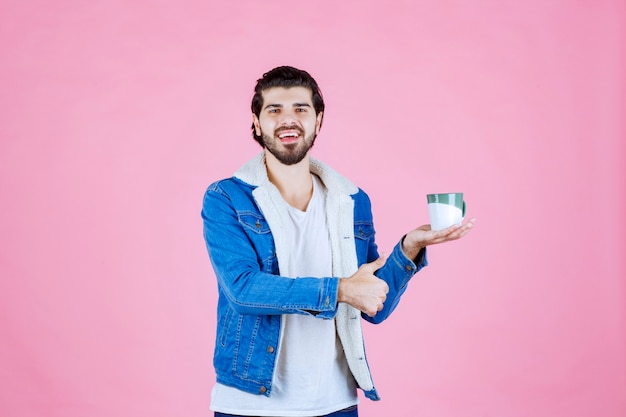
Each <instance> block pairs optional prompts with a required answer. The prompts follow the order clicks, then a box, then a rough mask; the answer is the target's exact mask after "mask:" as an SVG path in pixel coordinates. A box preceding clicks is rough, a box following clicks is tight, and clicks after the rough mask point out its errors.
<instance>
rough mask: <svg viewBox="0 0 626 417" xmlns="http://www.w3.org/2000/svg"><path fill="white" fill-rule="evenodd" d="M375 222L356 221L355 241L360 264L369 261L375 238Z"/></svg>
mask: <svg viewBox="0 0 626 417" xmlns="http://www.w3.org/2000/svg"><path fill="white" fill-rule="evenodd" d="M374 233H375V232H374V224H373V223H372V222H371V221H356V222H354V243H355V246H356V256H357V260H358V263H359V266H361V265H363V264H364V263H367V262H368V259H369V258H372V257H373V256H374V257H375V256H376V255H375V254H374V255H372V256H370V254H369V251H370V245H371V244H373V240H374Z"/></svg>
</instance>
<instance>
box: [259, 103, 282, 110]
mask: <svg viewBox="0 0 626 417" xmlns="http://www.w3.org/2000/svg"><path fill="white" fill-rule="evenodd" d="M268 108H272V109H282V108H283V105H282V104H268V105H267V106H265V107H263V110H265V109H268Z"/></svg>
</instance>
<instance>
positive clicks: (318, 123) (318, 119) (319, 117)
mask: <svg viewBox="0 0 626 417" xmlns="http://www.w3.org/2000/svg"><path fill="white" fill-rule="evenodd" d="M323 120H324V112H323V111H321V112H319V113H317V117H316V120H315V134H316V135H319V133H320V129H321V128H322V121H323Z"/></svg>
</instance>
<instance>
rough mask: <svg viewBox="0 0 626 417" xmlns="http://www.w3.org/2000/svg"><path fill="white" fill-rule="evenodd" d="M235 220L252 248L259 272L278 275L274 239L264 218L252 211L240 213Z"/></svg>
mask: <svg viewBox="0 0 626 417" xmlns="http://www.w3.org/2000/svg"><path fill="white" fill-rule="evenodd" d="M237 218H238V220H239V223H240V224H241V225H242V227H243V229H244V230H245V231H246V234H247V235H248V237H249V238H250V241H251V242H252V245H253V246H254V249H255V252H256V254H257V261H258V262H259V267H260V268H261V270H262V271H263V272H268V273H271V274H276V273H278V262H277V259H276V248H275V245H274V237H273V236H272V231H271V230H270V226H269V224H268V223H267V220H265V217H263V216H262V215H261V214H259V213H256V212H254V211H240V212H237Z"/></svg>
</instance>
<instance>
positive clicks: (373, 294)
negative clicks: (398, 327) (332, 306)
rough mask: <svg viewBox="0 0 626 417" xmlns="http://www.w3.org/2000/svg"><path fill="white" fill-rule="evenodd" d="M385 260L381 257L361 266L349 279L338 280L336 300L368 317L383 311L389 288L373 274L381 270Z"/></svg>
mask: <svg viewBox="0 0 626 417" xmlns="http://www.w3.org/2000/svg"><path fill="white" fill-rule="evenodd" d="M386 260H387V258H386V257H385V256H384V255H383V256H381V257H379V258H378V259H376V260H375V261H373V262H370V263H368V264H363V265H361V267H360V268H359V269H358V271H356V272H355V273H354V275H352V276H351V277H349V278H344V279H342V280H340V281H339V293H338V300H339V301H340V302H343V303H346V304H349V305H351V306H352V307H354V308H356V309H358V310H360V311H362V312H363V313H365V314H367V315H368V316H370V317H373V316H375V315H376V313H377V312H379V311H380V310H382V309H383V305H384V303H385V300H386V299H387V293H388V292H389V286H388V285H387V283H386V282H385V281H383V280H382V279H380V278H378V277H377V276H375V275H374V272H376V271H377V270H379V269H380V268H382V267H383V265H385V262H386Z"/></svg>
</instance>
